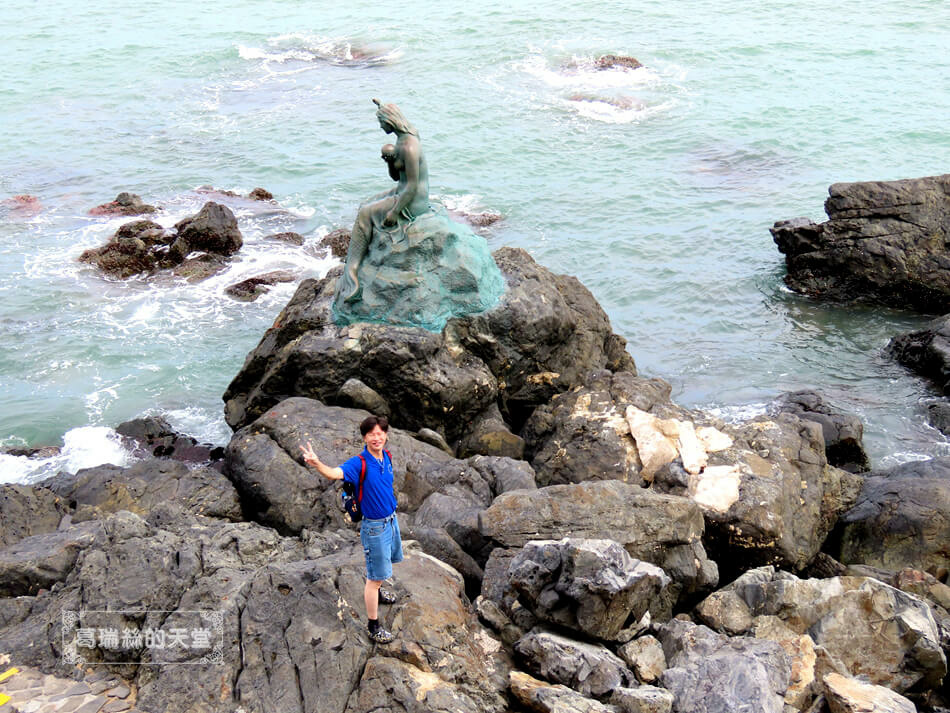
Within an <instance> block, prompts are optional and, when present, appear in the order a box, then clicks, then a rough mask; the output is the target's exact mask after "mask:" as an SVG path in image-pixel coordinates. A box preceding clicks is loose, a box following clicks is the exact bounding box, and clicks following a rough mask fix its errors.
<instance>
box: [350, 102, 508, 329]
mask: <svg viewBox="0 0 950 713" xmlns="http://www.w3.org/2000/svg"><path fill="white" fill-rule="evenodd" d="M373 102H374V103H375V104H376V106H377V111H376V117H377V118H378V119H379V125H380V127H381V128H382V129H383V131H385V132H386V133H387V134H395V136H396V141H395V143H392V144H386V145H385V146H383V148H382V159H383V161H384V162H385V163H386V167H387V169H388V173H389V177H390V178H391V179H392V180H394V181H395V182H396V186H395V188H392V189H390V190H388V191H385V192H384V193H379V194H377V195H375V196H373V197H372V198H370V199H369V200H368V201H365V202H364V203H363V204H362V205H360V207H359V211H358V212H357V215H356V222H355V223H354V225H353V232H352V234H351V237H350V247H349V250H348V252H347V254H346V263H345V264H344V266H343V274H342V275H341V276H340V279H339V281H338V282H337V285H336V291H335V293H334V297H333V321H334V322H335V323H336V324H338V325H346V324H354V323H357V322H369V323H382V324H393V325H400V326H408V327H422V328H423V329H428V330H430V331H441V330H442V328H443V327H444V326H445V324H446V323H447V321H448V320H449V319H452V318H453V317H461V316H464V315H470V314H478V313H481V312H484V311H485V310H488V309H491V308H492V307H494V306H495V305H497V304H498V302H499V300H500V298H501V295H502V294H503V293H504V290H505V280H504V278H503V277H502V274H501V271H500V270H499V269H498V265H497V264H496V263H495V261H494V259H493V258H492V255H491V252H490V251H489V249H488V243H487V242H486V241H485V239H484V238H483V237H481V236H480V235H476V234H475V233H473V232H472V230H471V228H469V227H468V226H467V225H462V224H459V223H456V222H455V221H453V220H452V219H451V218H449V216H448V214H447V213H446V211H445V209H444V208H443V207H442V206H439V205H437V204H435V205H430V203H429V170H428V168H427V167H426V160H425V157H424V156H423V154H422V145H421V144H420V142H419V132H418V131H417V130H416V128H415V127H414V126H413V125H412V124H410V123H409V122H408V121H407V120H406V117H405V116H403V113H402V112H401V111H400V110H399V107H397V106H396V105H395V104H381V103H380V102H379V101H378V100H376V99H374V100H373Z"/></svg>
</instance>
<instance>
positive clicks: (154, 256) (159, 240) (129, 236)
mask: <svg viewBox="0 0 950 713" xmlns="http://www.w3.org/2000/svg"><path fill="white" fill-rule="evenodd" d="M173 239H174V236H173V235H169V234H168V233H167V232H166V230H165V229H164V228H163V227H162V226H161V225H159V224H158V223H154V222H152V221H150V220H136V221H133V222H131V223H126V224H124V225H122V226H120V227H119V229H118V230H116V232H115V234H114V235H113V236H112V237H111V238H110V239H109V242H107V243H106V244H105V245H103V246H101V247H98V248H90V249H89V250H85V251H84V252H83V253H82V254H81V255H80V256H79V262H86V263H90V264H92V265H95V266H96V267H98V268H99V269H100V270H101V271H102V272H104V273H105V274H107V275H109V276H111V277H117V278H120V279H124V278H126V277H131V276H132V275H137V274H140V273H146V274H147V273H151V272H153V271H154V270H156V269H158V268H159V267H163V266H169V265H170V264H172V262H171V261H169V258H168V247H169V245H170V244H171V242H172V240H173Z"/></svg>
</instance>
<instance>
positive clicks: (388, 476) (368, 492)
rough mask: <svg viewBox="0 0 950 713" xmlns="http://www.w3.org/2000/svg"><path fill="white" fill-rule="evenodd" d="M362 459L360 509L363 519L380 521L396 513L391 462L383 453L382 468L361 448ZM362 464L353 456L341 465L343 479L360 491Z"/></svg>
mask: <svg viewBox="0 0 950 713" xmlns="http://www.w3.org/2000/svg"><path fill="white" fill-rule="evenodd" d="M363 458H365V459H366V477H365V478H364V479H363V499H362V500H361V501H360V508H361V509H362V511H363V517H368V518H369V519H370V520H382V519H383V518H384V517H389V516H390V515H392V514H393V513H394V512H396V495H395V494H394V493H393V462H392V460H391V459H390V458H389V456H388V455H387V453H386V451H383V467H382V468H380V467H379V461H378V460H376V458H374V457H373V454H372V453H370V452H369V449H367V448H363ZM362 467H363V464H362V463H361V462H360V457H359V456H353V457H352V458H350V459H349V460H348V461H346V462H345V463H343V464H342V465H341V466H340V468H342V469H343V479H344V480H346V481H347V482H350V483H353V485H355V486H356V492H357V494H359V491H360V470H361V469H362Z"/></svg>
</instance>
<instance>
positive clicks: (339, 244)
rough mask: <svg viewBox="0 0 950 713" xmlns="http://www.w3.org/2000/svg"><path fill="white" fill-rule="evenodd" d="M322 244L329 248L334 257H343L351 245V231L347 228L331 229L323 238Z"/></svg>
mask: <svg viewBox="0 0 950 713" xmlns="http://www.w3.org/2000/svg"><path fill="white" fill-rule="evenodd" d="M320 246H321V247H324V248H327V249H328V250H329V251H330V254H331V255H333V257H338V258H340V259H343V258H345V257H346V252H347V250H349V247H350V231H349V230H347V229H346V228H337V229H336V230H331V231H330V232H329V233H327V234H326V235H325V236H323V238H321V240H320Z"/></svg>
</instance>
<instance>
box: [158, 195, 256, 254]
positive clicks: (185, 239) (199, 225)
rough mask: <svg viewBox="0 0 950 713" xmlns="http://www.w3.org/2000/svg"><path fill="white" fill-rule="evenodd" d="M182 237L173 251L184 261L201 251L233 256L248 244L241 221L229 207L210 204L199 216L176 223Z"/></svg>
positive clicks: (205, 206) (205, 205)
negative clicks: (239, 222)
mask: <svg viewBox="0 0 950 713" xmlns="http://www.w3.org/2000/svg"><path fill="white" fill-rule="evenodd" d="M175 230H177V231H178V236H177V237H176V238H175V242H174V243H172V246H171V250H170V252H171V253H173V254H175V255H177V256H179V258H180V259H181V260H183V259H184V258H185V257H187V256H188V255H189V254H190V253H192V252H196V251H201V252H208V253H215V254H217V255H225V256H227V255H233V254H234V253H236V252H237V251H238V250H240V249H241V246H242V245H243V244H244V238H243V236H242V235H241V231H240V229H239V228H238V224H237V218H235V217H234V213H233V212H231V209H230V208H228V207H227V206H224V205H221V204H220V203H215V202H214V201H208V202H207V203H205V204H204V205H203V206H202V208H201V210H200V211H198V212H197V213H196V214H195V215H193V216H191V217H189V218H185V219H184V220H180V221H178V222H177V223H176V224H175Z"/></svg>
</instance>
